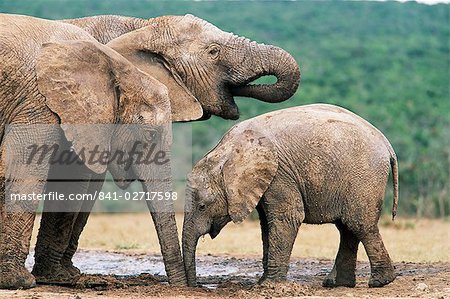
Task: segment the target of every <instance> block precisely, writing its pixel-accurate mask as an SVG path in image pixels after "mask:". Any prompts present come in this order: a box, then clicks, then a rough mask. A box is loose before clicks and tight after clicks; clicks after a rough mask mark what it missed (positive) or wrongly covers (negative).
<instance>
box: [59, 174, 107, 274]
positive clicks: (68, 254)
mask: <svg viewBox="0 0 450 299" xmlns="http://www.w3.org/2000/svg"><path fill="white" fill-rule="evenodd" d="M104 179H105V174H93V176H92V177H91V181H90V182H89V187H88V190H87V193H88V194H92V195H94V194H96V192H98V191H100V190H101V189H102V186H103V182H104ZM94 204H95V201H94V200H92V201H91V200H89V201H85V202H83V206H82V207H81V212H79V213H78V215H77V217H76V219H75V223H74V225H73V229H72V235H71V237H70V241H69V245H68V247H67V249H66V251H65V252H64V255H63V257H62V259H61V265H62V266H63V267H64V268H65V269H66V270H67V271H69V272H70V273H71V274H73V275H78V274H80V273H81V272H80V270H79V269H78V268H77V267H75V266H74V265H73V262H72V258H73V256H74V254H75V252H76V251H77V248H78V240H79V239H80V235H81V233H82V231H83V229H84V227H85V226H86V224H87V221H88V218H89V215H90V213H91V211H92V208H93V207H94Z"/></svg>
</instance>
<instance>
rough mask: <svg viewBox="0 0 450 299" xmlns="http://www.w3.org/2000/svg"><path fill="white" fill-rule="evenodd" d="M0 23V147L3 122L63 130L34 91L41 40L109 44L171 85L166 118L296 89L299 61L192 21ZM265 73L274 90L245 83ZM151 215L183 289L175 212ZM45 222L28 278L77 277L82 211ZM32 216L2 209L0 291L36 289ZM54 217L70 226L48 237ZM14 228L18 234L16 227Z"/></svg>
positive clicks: (232, 111)
mask: <svg viewBox="0 0 450 299" xmlns="http://www.w3.org/2000/svg"><path fill="white" fill-rule="evenodd" d="M0 23H2V26H1V28H2V29H1V30H2V32H1V36H2V39H1V40H0V46H1V49H0V55H2V62H3V63H2V64H3V67H2V76H1V77H0V81H1V83H2V85H1V86H2V88H1V89H0V101H1V107H2V112H3V114H2V119H1V128H0V129H1V130H0V134H1V135H0V136H2V140H3V139H4V138H6V137H7V136H6V135H5V134H6V133H5V126H6V125H7V124H30V123H37V124H57V123H59V122H61V123H64V117H61V116H60V115H59V114H58V112H57V111H54V110H53V109H52V107H51V105H49V104H48V102H47V100H48V99H47V98H46V95H45V92H43V89H42V86H41V85H42V84H44V83H43V82H41V81H40V80H37V74H36V66H38V67H39V65H37V64H38V63H37V61H41V63H43V64H45V62H46V61H45V60H39V57H40V55H41V54H42V49H43V45H44V44H45V43H47V42H58V41H66V40H94V38H93V36H94V37H95V38H97V39H99V41H101V42H104V43H105V42H108V46H110V47H111V48H113V49H114V50H116V51H117V52H119V53H121V54H122V55H123V56H125V57H126V58H128V59H129V61H131V62H132V63H133V64H134V65H136V66H137V67H138V68H139V69H141V70H142V71H144V72H146V73H150V74H151V75H152V76H154V77H155V78H157V79H158V80H159V81H160V82H162V83H164V84H165V85H166V86H167V87H168V89H169V91H168V92H169V98H170V101H171V109H172V120H173V121H189V120H195V119H207V118H208V117H209V116H210V115H212V114H214V115H218V116H221V117H223V118H225V119H236V118H238V116H239V112H238V109H237V107H236V104H235V103H234V100H233V96H236V95H239V96H249V97H254V98H257V99H260V100H263V101H267V102H272V101H273V102H278V101H280V100H285V99H287V98H289V97H290V96H291V95H292V94H293V93H294V92H295V90H296V89H297V87H298V82H299V77H300V73H299V70H298V66H297V64H296V63H295V61H294V60H293V58H292V57H291V56H290V55H289V54H288V53H286V52H284V51H283V50H281V49H279V48H276V47H273V46H266V45H258V44H256V43H254V42H251V41H249V40H247V39H245V38H242V37H238V36H235V35H232V34H230V33H226V32H223V31H221V30H219V29H218V28H216V27H214V26H213V25H211V24H209V23H207V22H205V21H203V20H201V19H198V18H196V17H193V16H190V15H187V16H171V17H160V18H155V19H150V20H140V19H132V18H123V17H114V16H105V17H93V18H87V19H79V20H68V21H66V24H65V23H63V22H57V21H48V20H42V19H36V18H32V17H26V16H17V15H2V16H1V17H0ZM67 23H73V24H74V25H76V26H74V25H72V24H67ZM83 28H84V29H83ZM74 55H76V53H75V54H74ZM263 75H275V76H276V77H277V78H278V80H277V82H276V83H275V84H272V85H251V84H249V83H250V82H251V81H253V80H255V79H257V78H258V77H260V76H263ZM61 96H62V97H63V95H61ZM84 100H86V101H89V100H90V99H88V98H86V99H84ZM199 103H200V105H199ZM89 108H90V109H94V110H93V111H90V112H95V109H96V108H97V106H95V105H93V106H89ZM86 111H88V110H86ZM87 121H89V122H90V121H91V119H90V118H89V115H86V116H81V117H80V118H78V119H77V120H74V122H75V123H76V122H79V123H83V122H87ZM72 123H73V122H72ZM66 134H67V133H66ZM2 170H3V169H2ZM35 171H36V175H37V176H39V177H45V175H46V174H47V173H48V172H49V168H48V167H42V165H41V167H40V168H39V169H36V170H35ZM86 171H87V172H88V177H89V179H92V178H100V179H101V178H102V177H103V176H104V170H103V171H98V170H97V171H95V170H92V169H87V170H86ZM0 175H2V176H4V175H3V174H0ZM83 188H85V189H87V192H90V191H92V190H93V189H98V188H99V184H87V185H86V186H85V187H83ZM33 190H36V191H38V192H42V191H43V190H44V184H43V183H42V182H40V183H39V184H38V185H36V186H33ZM38 192H37V193H38ZM3 201H4V199H3ZM3 204H4V203H2V207H3ZM156 214H157V213H152V216H153V219H154V221H155V224H156V225H155V226H156V228H157V231H158V237H159V240H160V243H161V249H162V254H163V258H164V261H165V265H166V271H167V274H168V277H169V281H170V282H172V283H180V284H184V272H183V270H182V269H183V267H182V266H180V265H182V263H181V255H180V251H179V244H178V239H177V237H176V235H177V234H176V226H175V219H174V215H173V213H164V214H162V215H159V216H156ZM50 215H52V214H50ZM60 216H63V217H60ZM66 216H67V217H66ZM49 217H50V218H48V219H49V220H48V221H44V219H43V223H42V224H41V230H40V233H39V241H38V244H37V248H36V265H35V268H34V272H35V273H37V275H38V276H39V274H43V276H44V278H45V276H47V275H49V276H50V278H49V280H52V279H53V278H55V279H56V280H58V279H60V278H61V279H62V280H64V279H67V278H68V275H69V274H70V275H72V276H74V275H76V273H78V270H77V269H76V268H74V267H73V265H72V263H71V257H72V255H73V253H74V252H75V249H76V245H77V240H78V236H79V233H80V232H81V230H82V228H83V227H84V224H85V222H86V219H87V214H86V213H69V214H66V215H60V214H57V213H54V214H53V216H49ZM44 218H46V217H44ZM33 219H34V211H28V212H23V213H20V214H19V215H17V214H13V213H7V212H6V211H5V210H4V209H2V219H1V226H0V273H1V276H0V287H2V288H19V287H22V288H27V287H31V286H33V285H34V281H35V280H34V277H33V276H32V275H30V274H29V273H28V272H27V271H26V269H25V268H24V260H25V258H26V254H27V253H28V250H29V239H30V236H31V231H32V223H33ZM52 219H53V220H56V221H53V220H52ZM58 219H59V220H58ZM61 219H63V220H64V221H65V220H67V219H71V220H72V221H71V225H68V226H67V225H66V226H65V227H66V228H67V230H66V229H63V230H57V231H55V230H54V228H55V224H57V223H58V221H63V220H61ZM17 227H21V229H20V230H17V229H14V228H17ZM55 232H56V233H57V234H59V237H60V238H61V240H62V241H63V242H62V243H61V244H59V245H58V244H57V242H55V239H53V238H52V236H54V235H55ZM168 249H170V250H168ZM40 265H42V267H41V266H40ZM47 278H48V277H47ZM44 280H45V279H44Z"/></svg>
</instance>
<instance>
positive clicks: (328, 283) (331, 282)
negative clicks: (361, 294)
mask: <svg viewBox="0 0 450 299" xmlns="http://www.w3.org/2000/svg"><path fill="white" fill-rule="evenodd" d="M355 285H356V278H355V274H354V273H353V274H349V275H341V276H337V275H336V271H332V272H331V273H330V274H328V275H327V277H325V279H324V280H323V282H322V286H323V287H325V288H336V287H347V288H354V287H355Z"/></svg>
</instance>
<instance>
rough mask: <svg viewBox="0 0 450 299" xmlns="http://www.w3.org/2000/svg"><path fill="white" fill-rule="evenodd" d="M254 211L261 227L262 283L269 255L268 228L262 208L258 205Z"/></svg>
mask: <svg viewBox="0 0 450 299" xmlns="http://www.w3.org/2000/svg"><path fill="white" fill-rule="evenodd" d="M256 210H257V211H258V215H259V222H260V225H261V238H262V243H263V260H262V263H263V269H264V274H263V276H262V277H261V278H260V281H264V280H265V274H266V273H267V259H268V254H269V227H268V223H267V217H266V213H265V212H264V209H263V207H262V206H261V205H260V204H258V205H257V206H256Z"/></svg>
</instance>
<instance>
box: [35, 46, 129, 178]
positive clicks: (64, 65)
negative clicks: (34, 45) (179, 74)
mask: <svg viewBox="0 0 450 299" xmlns="http://www.w3.org/2000/svg"><path fill="white" fill-rule="evenodd" d="M105 48H107V47H105V46H103V45H101V44H99V43H98V42H95V41H92V42H91V41H67V42H62V43H49V44H45V45H44V47H43V48H42V50H41V52H40V55H39V57H38V61H37V68H36V72H37V83H38V89H39V91H40V93H41V94H42V95H44V97H45V99H46V101H45V103H46V105H47V106H48V108H49V109H50V110H51V111H52V112H54V113H55V114H57V115H58V117H59V119H60V123H61V128H62V129H63V130H64V133H65V135H66V138H67V140H69V141H71V142H72V148H73V149H74V150H75V152H76V153H77V154H78V155H80V154H81V153H83V154H85V155H87V154H88V153H89V151H92V150H96V151H97V152H104V151H107V150H109V146H110V145H109V144H110V138H111V134H112V127H111V126H108V125H107V124H112V123H114V122H115V110H116V109H117V105H118V94H119V93H121V92H122V89H121V88H120V86H118V84H117V82H116V80H115V76H114V72H113V71H114V70H113V69H114V67H118V65H120V63H118V62H119V61H121V60H122V64H123V63H124V62H123V60H125V59H124V58H123V57H121V56H120V55H119V54H117V53H115V52H114V51H112V50H110V49H105ZM105 50H106V53H105ZM125 61H126V60H125ZM136 71H137V70H136ZM86 166H87V167H89V168H90V169H91V170H93V171H95V172H96V173H102V172H104V171H105V170H106V167H107V165H106V163H100V162H97V163H90V164H89V165H86Z"/></svg>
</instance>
